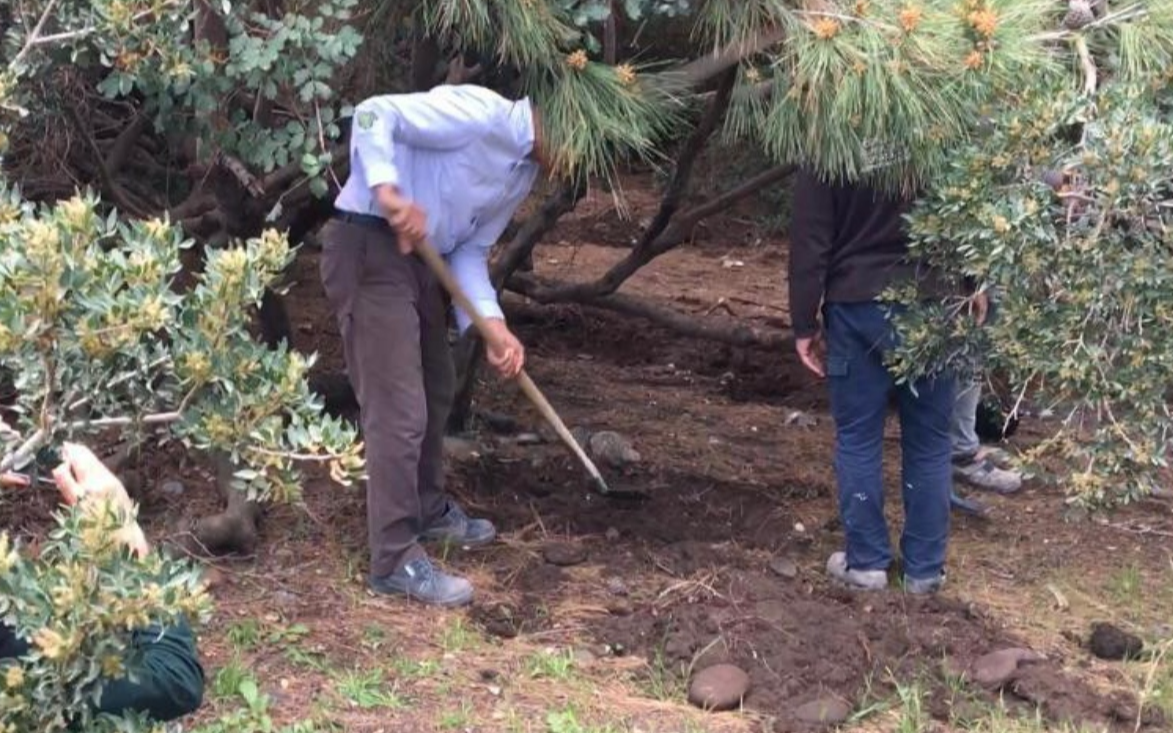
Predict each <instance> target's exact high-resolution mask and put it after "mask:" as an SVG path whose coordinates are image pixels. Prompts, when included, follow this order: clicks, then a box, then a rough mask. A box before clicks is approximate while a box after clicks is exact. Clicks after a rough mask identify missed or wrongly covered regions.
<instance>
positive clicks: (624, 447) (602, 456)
mask: <svg viewBox="0 0 1173 733" xmlns="http://www.w3.org/2000/svg"><path fill="white" fill-rule="evenodd" d="M587 448H588V450H589V451H590V453H591V457H592V458H594V459H595V460H596V461H599V462H600V463H605V464H607V465H609V466H611V467H612V468H625V467H627V466H630V465H631V464H633V463H639V461H640V455H639V451H637V450H636V449H635V448H634V447H633V446H632V445H631V441H629V440H628V439H627V438H625V437H623V436H622V435H620V434H619V433H616V432H614V431H612V430H602V431H600V432H597V433H595V434H594V435H592V436H591V437H590V440H589V441H587Z"/></svg>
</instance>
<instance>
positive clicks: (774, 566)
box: [770, 556, 798, 580]
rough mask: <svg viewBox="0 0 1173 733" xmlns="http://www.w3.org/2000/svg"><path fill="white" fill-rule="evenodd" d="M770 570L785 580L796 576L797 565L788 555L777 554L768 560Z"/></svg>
mask: <svg viewBox="0 0 1173 733" xmlns="http://www.w3.org/2000/svg"><path fill="white" fill-rule="evenodd" d="M770 570H773V571H774V572H775V573H777V574H778V575H780V576H782V577H783V578H786V579H787V580H794V579H795V578H797V577H798V565H797V564H796V563H795V562H794V561H793V560H791V559H790V558H788V557H783V556H778V557H775V558H774V559H772V560H770Z"/></svg>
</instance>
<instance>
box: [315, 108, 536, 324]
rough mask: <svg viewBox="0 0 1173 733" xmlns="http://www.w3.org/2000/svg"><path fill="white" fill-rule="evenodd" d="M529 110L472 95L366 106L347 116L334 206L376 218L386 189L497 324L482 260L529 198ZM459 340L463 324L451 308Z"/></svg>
mask: <svg viewBox="0 0 1173 733" xmlns="http://www.w3.org/2000/svg"><path fill="white" fill-rule="evenodd" d="M533 146H534V122H533V109H532V106H531V105H530V101H529V100H528V99H522V100H520V101H517V102H513V101H510V100H508V99H505V98H504V97H502V96H501V95H499V94H497V93H495V92H493V91H490V90H489V89H485V88H484V87H479V86H475V85H444V86H438V87H436V88H434V89H432V90H431V91H427V92H418V93H413V94H387V95H383V96H378V97H372V98H370V99H367V100H366V101H364V102H363V103H362V104H360V105H358V107H357V108H355V111H354V121H353V124H352V126H351V133H350V177H349V178H348V179H347V181H346V184H345V185H344V186H343V187H342V192H341V193H340V194H339V195H338V198H337V199H336V200H335V203H334V205H335V206H336V207H337V208H338V209H341V210H342V211H348V212H352V213H356V214H372V215H375V216H381V212H380V211H378V210H377V207H376V204H375V201H374V196H373V194H374V192H373V190H372V189H373V188H374V187H375V186H378V185H382V184H391V185H395V186H397V187H398V188H399V191H400V193H401V194H402V195H403V196H405V197H406V198H408V199H410V200H412V201H414V202H415V203H416V204H418V205H419V206H420V207H421V208H423V210H424V212H425V213H426V214H427V221H428V226H427V231H428V239H429V240H430V241H431V242H432V244H433V246H435V247H436V249H437V250H438V251H439V252H440V254H441V255H443V256H444V257H445V259H446V260H447V261H448V266H449V267H450V268H451V269H452V275H453V277H455V278H456V281H457V282H458V283H460V285H461V287H462V288H464V290H465V292H466V293H467V294H468V297H469V299H470V300H471V301H472V302H473V305H475V306H476V308H477V310H478V311H480V313H481V315H483V316H485V317H486V318H503V317H504V315H503V314H502V312H501V306H500V305H499V304H498V303H497V292H496V290H494V288H493V285H492V283H491V282H490V281H489V268H488V257H489V252H490V250H491V249H492V247H493V245H494V244H495V243H496V241H497V240H498V239H499V238H500V237H501V234H502V233H503V232H504V231H505V228H506V227H507V226H509V221H510V220H511V219H512V218H513V213H514V212H515V211H516V210H517V207H518V206H519V205H520V204H521V202H522V201H523V200H524V199H525V197H526V196H528V195H529V192H530V190H531V189H532V188H533V184H534V179H535V178H536V175H537V171H538V166H537V163H536V162H535V161H534V160H533V159H532V158H530V153H531V151H532V150H533ZM455 312H456V321H457V325H458V326H459V327H460V330H461V331H464V330H465V329H467V328H468V326H469V325H470V323H471V319H470V318H469V317H468V314H466V313H464V312H463V311H462V310H461V309H459V308H456V309H455Z"/></svg>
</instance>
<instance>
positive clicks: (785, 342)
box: [508, 274, 794, 348]
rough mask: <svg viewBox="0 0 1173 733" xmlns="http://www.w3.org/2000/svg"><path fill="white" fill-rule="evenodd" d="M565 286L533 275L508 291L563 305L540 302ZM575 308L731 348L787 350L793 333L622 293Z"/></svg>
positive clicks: (512, 283)
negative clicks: (641, 321) (631, 318)
mask: <svg viewBox="0 0 1173 733" xmlns="http://www.w3.org/2000/svg"><path fill="white" fill-rule="evenodd" d="M565 287H566V286H565V285H560V284H559V283H551V282H542V281H541V280H540V279H539V278H537V277H535V276H533V275H522V274H515V275H514V276H513V277H511V278H510V279H509V284H508V288H509V290H511V291H513V292H515V293H518V294H519V295H524V296H526V297H529V298H531V299H532V300H535V301H537V302H538V303H541V304H543V305H546V304H549V303H552V302H567V301H565V300H557V301H550V300H543V299H542V297H541V295H542V294H543V293H551V292H554V293H556V292H560V291H562V290H564V289H565ZM570 302H575V303H578V304H579V305H583V306H587V307H593V308H602V309H604V310H609V311H614V312H616V313H622V314H624V315H628V316H635V317H637V318H644V319H646V320H649V321H651V322H652V323H655V324H658V325H660V326H664V327H665V328H668V329H670V330H672V331H674V332H676V333H678V334H680V335H682V336H688V337H690V338H696V339H702V340H705V341H716V342H718V343H723V344H729V345H731V346H765V347H769V348H780V347H790V346H793V344H794V333H793V332H792V331H790V330H785V331H782V330H770V329H761V328H755V327H754V326H748V325H746V324H744V323H738V322H736V321H731V320H728V319H724V318H722V319H705V318H697V317H696V316H692V315H689V314H686V313H681V312H679V311H676V310H673V309H671V308H667V307H664V306H662V305H657V304H655V303H652V302H649V301H648V300H646V299H643V298H639V297H636V296H632V295H627V294H625V293H613V294H611V295H606V296H603V297H599V298H591V299H587V300H581V301H578V300H576V301H570Z"/></svg>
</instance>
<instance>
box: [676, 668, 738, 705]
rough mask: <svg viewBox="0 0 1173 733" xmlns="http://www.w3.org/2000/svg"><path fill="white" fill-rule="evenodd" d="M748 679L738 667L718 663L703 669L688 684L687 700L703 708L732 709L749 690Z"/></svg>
mask: <svg viewBox="0 0 1173 733" xmlns="http://www.w3.org/2000/svg"><path fill="white" fill-rule="evenodd" d="M749 688H750V679H749V675H748V674H746V673H745V671H744V670H742V669H741V668H740V667H735V666H733V665H732V664H718V665H716V666H713V667H708V668H707V669H703V670H701V671H700V672H698V673H697V674H696V676H694V677H693V678H692V683H691V684H690V685H689V686H688V701H689V702H690V703H692V704H693V705H695V706H697V707H698V708H702V709H704V710H713V711H718V710H732V709H733V708H735V707H737V706H738V705H740V704H741V701H742V700H743V699H745V696H746V694H747V693H748V692H749Z"/></svg>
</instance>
